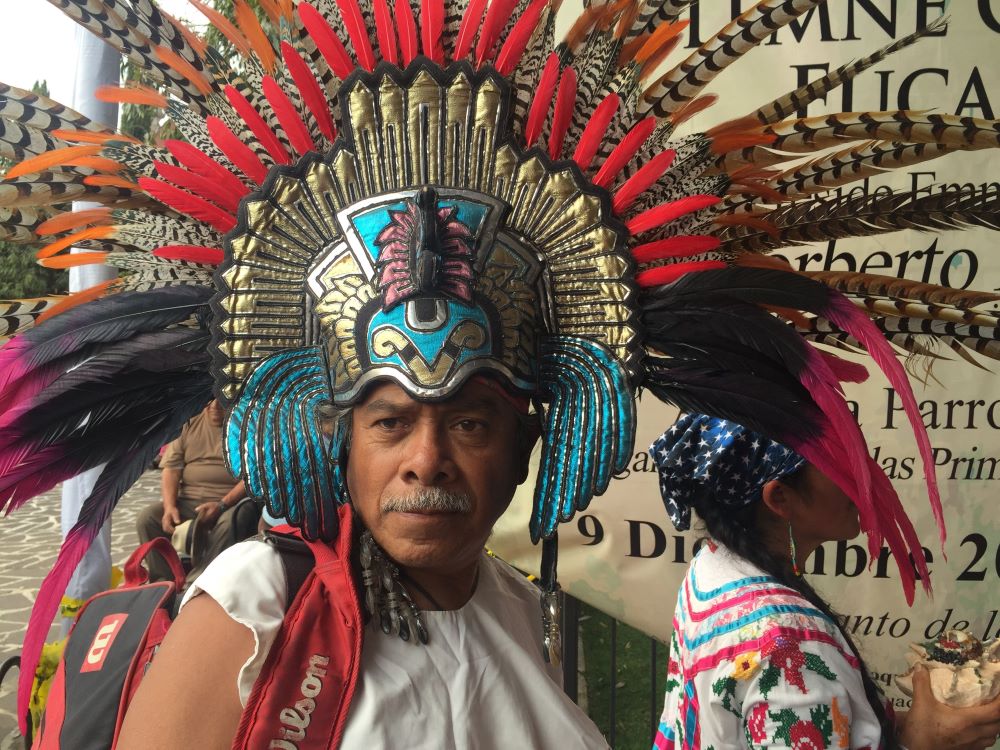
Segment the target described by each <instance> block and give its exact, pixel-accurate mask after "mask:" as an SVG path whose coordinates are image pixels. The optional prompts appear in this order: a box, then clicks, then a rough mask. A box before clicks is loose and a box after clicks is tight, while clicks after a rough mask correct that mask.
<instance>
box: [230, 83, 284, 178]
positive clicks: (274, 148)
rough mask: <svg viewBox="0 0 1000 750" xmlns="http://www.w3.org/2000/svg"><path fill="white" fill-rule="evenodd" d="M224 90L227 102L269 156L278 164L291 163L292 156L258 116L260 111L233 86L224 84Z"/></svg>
mask: <svg viewBox="0 0 1000 750" xmlns="http://www.w3.org/2000/svg"><path fill="white" fill-rule="evenodd" d="M225 92H226V98H227V99H229V103H230V104H232V105H233V109H235V110H236V112H237V114H239V116H240V117H241V118H242V119H243V122H245V123H246V124H247V127H248V128H250V130H251V131H252V132H253V134H254V135H255V136H256V137H257V140H258V141H260V145H262V146H263V147H264V148H265V149H266V150H267V152H268V153H269V154H270V155H271V158H272V159H274V161H275V162H277V163H278V164H291V163H292V157H291V156H289V155H288V151H286V150H285V147H284V145H283V144H282V143H281V141H279V140H278V136H276V135H275V134H274V131H273V130H271V128H270V127H268V124H267V123H266V122H264V118H263V117H261V116H260V113H259V112H258V111H257V110H256V109H254V107H253V105H252V104H250V102H248V101H247V100H246V98H245V97H244V96H243V94H241V93H240V92H239V91H237V90H236V88H235V87H233V86H226V88H225Z"/></svg>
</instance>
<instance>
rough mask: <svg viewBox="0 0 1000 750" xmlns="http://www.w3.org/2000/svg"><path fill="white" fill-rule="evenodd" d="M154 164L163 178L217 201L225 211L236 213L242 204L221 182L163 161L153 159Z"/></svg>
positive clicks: (200, 195)
mask: <svg viewBox="0 0 1000 750" xmlns="http://www.w3.org/2000/svg"><path fill="white" fill-rule="evenodd" d="M153 164H154V165H155V166H156V171H157V172H158V173H159V174H160V177H162V178H163V179H165V180H169V181H170V182H172V183H173V184H174V185H176V186H177V187H179V188H182V189H184V190H187V191H189V192H191V193H193V194H194V195H196V196H197V197H199V198H203V199H205V200H206V201H211V202H212V203H215V204H216V205H217V206H219V208H221V209H223V210H224V211H228V212H230V213H232V214H235V213H236V209H237V207H238V206H239V204H240V200H239V198H237V197H236V196H235V195H233V194H232V193H227V192H226V191H225V189H223V188H222V186H221V185H219V183H217V182H213V181H212V180H210V179H209V178H207V177H202V176H201V175H199V174H195V173H194V172H189V171H187V170H186V169H182V168H181V167H175V166H174V165H172V164H166V163H164V162H162V161H153Z"/></svg>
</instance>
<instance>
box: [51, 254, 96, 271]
mask: <svg viewBox="0 0 1000 750" xmlns="http://www.w3.org/2000/svg"><path fill="white" fill-rule="evenodd" d="M107 258H108V254H107V253H100V252H97V253H66V254H64V255H57V256H55V257H53V258H42V259H41V260H39V261H38V265H40V266H45V267H46V268H75V267H76V266H89V265H91V264H94V265H98V264H103V263H104V261H105V260H107Z"/></svg>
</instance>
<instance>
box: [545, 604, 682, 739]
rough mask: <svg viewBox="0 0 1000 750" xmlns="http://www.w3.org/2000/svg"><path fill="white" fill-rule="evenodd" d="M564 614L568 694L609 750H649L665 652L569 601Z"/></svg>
mask: <svg viewBox="0 0 1000 750" xmlns="http://www.w3.org/2000/svg"><path fill="white" fill-rule="evenodd" d="M562 612H563V623H562V625H563V630H562V632H563V687H564V689H565V691H566V693H567V694H568V695H569V696H570V698H572V699H573V700H574V701H575V702H577V703H585V704H586V707H587V711H588V713H589V715H590V717H591V719H593V720H594V722H595V723H596V724H597V725H598V727H599V728H601V730H602V731H604V733H605V737H606V738H607V740H608V744H609V745H610V746H611V747H612V748H615V750H633V748H642V750H648V749H649V748H650V747H651V746H652V743H653V737H654V735H655V734H656V728H657V726H658V724H659V719H660V711H661V707H662V704H663V683H664V679H663V677H662V675H664V673H665V671H666V657H667V649H666V647H665V646H663V644H661V643H660V642H659V641H657V640H656V639H655V638H650V637H649V636H646V635H644V634H642V633H639V632H638V631H636V630H635V629H633V628H631V627H629V626H628V625H625V624H623V623H620V622H619V621H618V620H615V619H614V618H613V617H610V616H608V615H605V614H603V613H601V612H598V611H597V610H595V609H593V608H591V607H588V606H587V605H586V604H583V603H582V602H580V601H579V600H578V599H575V598H574V597H572V596H569V595H565V596H564V598H563V609H562ZM584 656H585V657H586V658H584ZM581 678H582V679H581ZM625 688H627V689H625Z"/></svg>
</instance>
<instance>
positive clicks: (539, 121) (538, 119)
mask: <svg viewBox="0 0 1000 750" xmlns="http://www.w3.org/2000/svg"><path fill="white" fill-rule="evenodd" d="M470 7H471V6H470ZM558 80H559V55H557V54H556V53H555V52H552V53H550V54H549V59H548V60H546V61H545V67H544V68H543V69H542V76H541V78H539V80H538V88H537V89H536V90H535V96H534V98H533V99H532V100H531V109H529V110H528V121H527V125H526V126H525V128H524V142H525V143H526V144H527V145H528V146H533V145H535V141H537V140H538V136H539V135H541V133H542V128H543V127H544V126H545V121H546V120H547V119H548V116H549V109H550V108H551V107H552V93H553V92H554V91H555V90H556V82H557V81H558Z"/></svg>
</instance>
